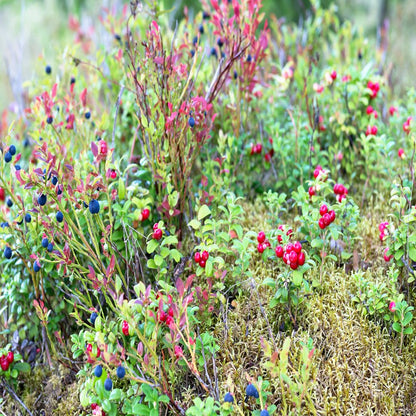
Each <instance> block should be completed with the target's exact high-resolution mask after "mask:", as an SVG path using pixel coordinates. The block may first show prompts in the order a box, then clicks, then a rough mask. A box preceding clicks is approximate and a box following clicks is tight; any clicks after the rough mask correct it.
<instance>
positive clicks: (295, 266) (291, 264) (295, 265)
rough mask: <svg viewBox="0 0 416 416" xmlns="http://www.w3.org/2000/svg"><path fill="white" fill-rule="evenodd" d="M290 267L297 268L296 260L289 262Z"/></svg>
mask: <svg viewBox="0 0 416 416" xmlns="http://www.w3.org/2000/svg"><path fill="white" fill-rule="evenodd" d="M290 268H291V269H292V270H296V269H297V268H298V262H297V261H296V262H293V263H292V262H290Z"/></svg>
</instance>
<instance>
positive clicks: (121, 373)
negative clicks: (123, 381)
mask: <svg viewBox="0 0 416 416" xmlns="http://www.w3.org/2000/svg"><path fill="white" fill-rule="evenodd" d="M125 375H126V370H125V368H124V367H123V366H122V365H120V366H119V367H117V377H118V378H124V376H125Z"/></svg>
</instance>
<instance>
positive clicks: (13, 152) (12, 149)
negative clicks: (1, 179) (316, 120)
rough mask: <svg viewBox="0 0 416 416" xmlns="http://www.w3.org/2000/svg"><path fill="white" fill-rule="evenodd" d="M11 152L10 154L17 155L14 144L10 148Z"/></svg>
mask: <svg viewBox="0 0 416 416" xmlns="http://www.w3.org/2000/svg"><path fill="white" fill-rule="evenodd" d="M9 152H10V154H11V155H12V156H14V155H15V154H16V146H15V145H14V144H12V145H11V146H10V147H9Z"/></svg>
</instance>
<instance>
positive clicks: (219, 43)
mask: <svg viewBox="0 0 416 416" xmlns="http://www.w3.org/2000/svg"><path fill="white" fill-rule="evenodd" d="M217 45H218V46H219V47H220V48H222V47H223V46H224V42H223V41H222V39H221V38H218V39H217Z"/></svg>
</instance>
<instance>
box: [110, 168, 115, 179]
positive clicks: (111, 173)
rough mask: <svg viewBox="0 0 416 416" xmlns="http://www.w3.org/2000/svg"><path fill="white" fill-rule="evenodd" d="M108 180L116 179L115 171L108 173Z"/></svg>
mask: <svg viewBox="0 0 416 416" xmlns="http://www.w3.org/2000/svg"><path fill="white" fill-rule="evenodd" d="M110 178H111V179H116V178H117V172H116V171H115V170H112V171H111V172H110Z"/></svg>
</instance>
